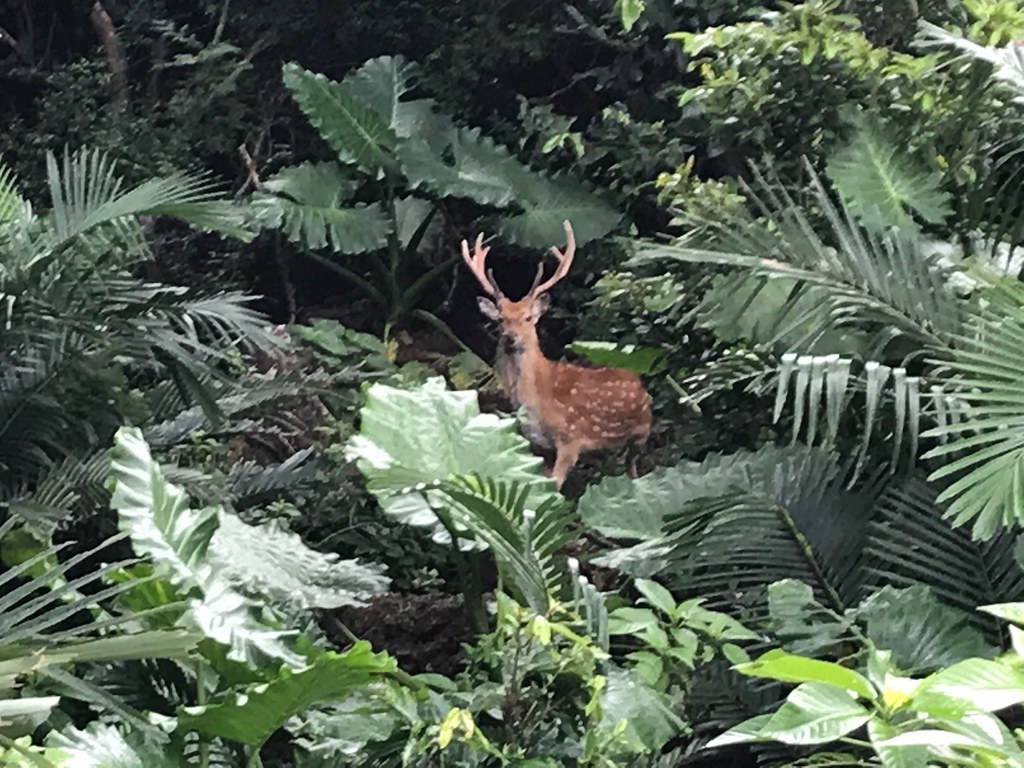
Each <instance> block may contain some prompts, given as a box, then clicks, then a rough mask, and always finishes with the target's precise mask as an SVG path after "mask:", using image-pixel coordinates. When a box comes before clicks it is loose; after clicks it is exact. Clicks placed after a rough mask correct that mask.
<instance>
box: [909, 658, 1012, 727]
mask: <svg viewBox="0 0 1024 768" xmlns="http://www.w3.org/2000/svg"><path fill="white" fill-rule="evenodd" d="M1021 703H1024V670H1020V669H1017V668H1014V667H1012V666H1010V665H1009V664H1004V663H1001V662H999V661H989V660H988V659H965V660H964V661H961V662H958V663H956V664H954V665H953V666H951V667H947V668H945V669H940V670H939V671H938V672H936V673H934V674H932V675H930V676H929V677H926V678H925V679H924V680H923V681H921V684H920V685H919V686H918V687H917V689H916V690H915V691H914V695H913V697H912V700H911V705H912V706H914V707H916V708H918V709H920V710H922V711H925V712H934V713H935V714H938V715H948V714H951V713H952V714H957V713H959V714H962V713H964V712H968V711H971V710H974V711H981V712H997V711H999V710H1001V709H1006V708H1007V707H1012V706H1014V705H1017V704H1021Z"/></svg>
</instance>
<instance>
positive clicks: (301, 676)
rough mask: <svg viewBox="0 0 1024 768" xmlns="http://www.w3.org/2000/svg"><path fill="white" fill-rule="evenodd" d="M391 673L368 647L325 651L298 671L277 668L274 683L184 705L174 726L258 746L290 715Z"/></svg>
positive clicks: (386, 660) (389, 663)
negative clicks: (201, 703) (217, 700)
mask: <svg viewBox="0 0 1024 768" xmlns="http://www.w3.org/2000/svg"><path fill="white" fill-rule="evenodd" d="M395 669H396V666H395V662H394V660H393V659H392V658H390V657H389V656H388V655H387V654H384V653H378V654H375V653H373V652H372V649H371V648H370V644H369V643H367V642H365V641H360V642H358V643H356V644H355V645H354V646H352V648H350V649H349V650H347V651H345V652H344V653H333V652H330V651H328V652H325V653H323V654H321V655H320V656H318V657H317V659H316V661H315V662H313V664H311V665H310V666H308V667H306V668H304V669H300V670H298V671H291V670H288V669H282V670H281V672H280V676H279V677H277V678H276V679H274V680H271V681H269V682H266V683H260V684H259V685H256V686H253V687H251V688H249V689H248V690H246V691H244V692H242V693H237V694H231V696H230V698H229V699H228V700H227V701H224V702H222V703H212V704H206V705H204V706H198V707H185V708H183V709H182V711H181V714H180V716H179V718H178V727H179V729H181V730H182V731H198V732H200V733H201V734H203V735H204V736H207V737H210V738H218V737H219V738H225V739H230V740H232V741H237V742H240V743H242V744H249V745H253V746H257V745H261V744H263V742H265V741H266V740H267V738H269V737H270V735H271V734H273V733H274V732H275V731H276V730H278V729H279V728H280V727H281V726H283V725H284V724H285V722H286V721H287V720H288V719H289V718H290V717H292V716H294V715H300V714H302V713H303V712H305V711H306V710H308V709H310V708H311V707H313V706H315V705H316V704H320V703H324V702H338V701H342V700H344V699H346V698H347V697H348V696H349V695H350V694H351V693H352V692H353V691H355V690H357V689H358V688H361V687H362V686H365V685H367V684H368V683H370V682H372V681H373V680H374V679H375V678H377V677H379V676H380V675H381V674H383V673H386V672H392V671H394V670H395Z"/></svg>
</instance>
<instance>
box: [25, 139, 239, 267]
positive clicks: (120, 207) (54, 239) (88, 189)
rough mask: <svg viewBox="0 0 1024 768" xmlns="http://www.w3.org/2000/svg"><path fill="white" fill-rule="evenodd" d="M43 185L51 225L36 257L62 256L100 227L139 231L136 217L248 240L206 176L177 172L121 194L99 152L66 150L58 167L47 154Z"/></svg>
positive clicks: (236, 215)
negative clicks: (46, 190) (168, 219)
mask: <svg viewBox="0 0 1024 768" xmlns="http://www.w3.org/2000/svg"><path fill="white" fill-rule="evenodd" d="M46 171H47V182H48V184H49V188H50V202H51V212H50V224H51V227H50V229H49V231H48V232H47V233H46V236H45V241H44V242H45V245H44V247H43V248H42V250H41V253H40V258H43V257H44V256H48V255H52V254H54V253H58V252H61V251H63V250H64V249H65V248H66V247H67V246H68V245H70V244H71V243H72V242H74V241H75V240H77V239H78V238H79V237H81V236H82V235H85V234H87V233H89V232H91V231H94V230H97V229H99V228H100V227H104V226H112V227H115V228H117V227H122V228H123V227H133V226H137V222H136V220H135V217H137V216H141V215H168V216H174V217H176V218H180V219H182V220H184V221H186V222H189V223H191V224H193V225H194V226H196V227H197V228H203V229H211V230H216V231H219V232H222V233H224V234H229V235H231V236H234V237H239V238H243V239H244V238H248V237H250V236H251V235H250V233H249V232H248V231H247V230H245V229H244V228H243V227H242V226H241V222H242V216H241V212H240V210H239V209H238V208H237V207H235V206H234V205H232V204H229V203H225V202H223V201H221V200H218V199H217V198H218V190H217V188H216V185H215V184H214V183H213V182H211V181H210V179H209V177H205V176H196V175H191V174H187V173H176V174H172V175H171V176H168V177H166V178H162V179H150V180H148V181H145V182H143V183H142V184H139V185H138V186H136V187H134V188H132V189H130V190H127V191H123V179H122V178H121V177H119V176H117V174H116V171H115V168H114V162H113V160H112V159H111V158H110V156H109V155H107V154H106V153H104V152H100V151H99V150H92V151H88V150H80V151H77V152H74V153H71V152H70V151H69V150H68V149H65V151H64V157H63V161H62V162H58V160H57V157H56V156H55V155H54V154H53V153H52V152H48V153H47V155H46Z"/></svg>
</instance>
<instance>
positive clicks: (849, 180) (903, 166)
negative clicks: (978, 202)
mask: <svg viewBox="0 0 1024 768" xmlns="http://www.w3.org/2000/svg"><path fill="white" fill-rule="evenodd" d="M854 125H855V127H856V134H855V135H854V138H853V141H851V142H850V143H849V144H848V145H846V146H845V147H843V148H842V149H840V150H839V151H838V152H836V153H835V154H834V155H833V156H832V157H831V158H830V160H829V163H828V176H829V178H830V179H831V180H832V183H833V184H835V185H836V189H838V190H839V193H840V194H841V195H842V196H843V197H844V198H845V200H846V204H847V205H848V206H849V208H850V210H851V211H852V212H853V213H855V214H856V215H857V216H858V218H860V219H861V221H863V222H864V223H865V224H868V225H870V226H872V227H876V228H882V227H885V226H901V225H906V224H908V223H909V217H908V213H907V209H910V210H912V211H914V212H915V213H917V215H918V216H920V217H921V218H922V219H923V220H924V221H926V222H928V223H929V224H940V223H941V222H942V221H943V220H944V219H946V217H948V216H949V214H950V213H951V212H952V207H951V206H950V197H949V193H948V192H946V191H945V190H944V189H943V188H942V172H941V171H940V170H939V169H938V168H929V167H928V166H927V165H926V164H925V163H923V162H921V161H920V160H918V159H917V158H914V157H912V156H909V155H907V154H905V153H904V152H903V151H902V150H901V149H900V148H899V147H898V146H897V145H896V144H895V143H894V142H892V141H890V140H889V138H888V137H887V136H886V135H885V128H884V126H883V125H882V124H881V122H880V121H879V120H878V119H877V117H874V116H868V115H864V114H858V115H857V116H856V118H855V120H854Z"/></svg>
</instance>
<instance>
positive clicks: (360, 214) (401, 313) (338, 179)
mask: <svg viewBox="0 0 1024 768" xmlns="http://www.w3.org/2000/svg"><path fill="white" fill-rule="evenodd" d="M417 77H418V71H417V69H416V67H415V65H413V64H412V63H410V62H407V61H406V60H405V59H403V58H402V57H400V56H395V57H391V56H383V57H380V58H377V59H372V60H370V61H368V62H366V63H365V64H364V65H363V66H362V67H360V68H359V69H357V70H356V71H354V72H352V73H351V74H350V75H348V76H347V77H346V78H345V79H344V80H342V81H341V82H336V81H333V80H330V79H328V78H326V77H324V76H323V75H318V74H314V73H312V72H309V71H307V70H305V69H303V68H301V67H299V66H298V65H296V64H287V65H285V67H284V82H285V85H286V86H287V87H288V89H289V91H290V92H291V94H292V96H293V98H294V99H295V101H296V103H297V104H298V105H299V107H300V108H301V109H302V111H303V112H304V113H305V115H306V116H307V117H308V118H309V120H310V122H311V123H312V124H313V125H314V126H315V127H316V128H317V129H318V130H319V132H320V134H321V135H322V136H323V138H324V140H325V141H326V142H327V144H328V145H329V146H330V147H331V149H332V150H334V152H335V154H336V159H335V160H333V161H326V162H318V163H306V164H303V165H299V166H293V167H290V168H286V169H284V170H282V171H280V172H278V173H277V174H276V175H274V176H273V177H271V178H268V179H266V180H265V181H264V182H262V187H263V192H262V193H261V194H259V195H257V196H256V197H255V199H254V205H255V206H256V208H257V218H258V221H259V222H260V224H261V225H262V226H264V227H267V228H271V229H280V230H281V231H283V232H284V233H285V234H286V235H287V236H288V238H289V240H291V241H293V242H296V243H298V244H300V245H301V246H302V247H303V248H304V249H305V250H307V251H308V252H310V253H311V255H313V256H314V257H315V258H317V260H318V261H319V262H320V263H322V264H324V265H325V266H327V267H328V268H330V269H331V270H333V271H334V272H336V273H337V274H339V275H341V276H342V277H344V278H345V279H346V280H348V281H350V282H352V283H354V284H355V286H356V287H357V288H359V289H360V290H361V291H362V292H363V293H364V294H365V295H366V296H367V297H368V298H369V299H370V300H371V301H372V302H373V303H374V305H376V308H377V311H378V312H379V313H380V314H381V315H382V316H383V319H384V333H383V335H384V338H385V340H386V341H390V339H391V335H392V329H393V328H394V327H395V324H396V323H398V322H399V321H400V320H402V319H405V318H406V317H418V318H419V319H421V320H424V321H426V322H428V323H429V324H431V325H432V326H434V327H435V328H439V329H442V330H446V329H445V326H444V325H443V323H441V322H440V320H439V319H438V318H437V317H436V316H435V315H434V314H433V313H431V312H428V311H427V310H425V309H422V308H421V307H419V302H420V301H421V299H422V297H423V296H424V294H425V292H426V291H427V290H428V289H430V288H431V287H432V286H433V285H434V284H435V282H436V280H437V279H438V278H439V277H440V276H441V275H443V274H444V273H445V271H446V270H448V269H449V268H450V267H451V266H452V264H453V263H454V262H455V261H456V259H457V256H458V254H457V252H455V250H454V249H453V252H452V255H450V256H444V257H443V258H441V259H440V260H436V263H434V264H433V265H432V266H430V267H429V268H428V269H426V270H424V269H423V268H422V267H421V266H419V265H418V263H417V261H418V260H417V259H416V254H417V252H418V251H419V250H420V249H421V248H422V247H424V245H425V244H427V243H430V242H431V239H434V240H437V239H438V236H439V226H438V221H437V216H438V214H439V213H440V212H442V211H443V210H444V205H443V203H444V201H445V200H446V199H461V200H466V201H471V202H473V203H476V204H478V205H481V206H484V207H485V208H489V209H492V210H494V211H495V212H496V213H497V214H498V215H497V217H496V222H495V223H496V227H497V229H498V233H499V234H500V235H501V236H503V237H505V238H506V239H508V240H509V241H510V242H512V243H514V244H517V245H520V246H526V247H533V248H546V247H548V246H550V245H551V244H552V243H555V242H557V241H558V239H559V238H560V237H561V222H562V220H563V219H565V218H569V219H571V220H572V222H573V227H574V228H575V229H576V231H577V239H578V240H580V241H581V242H586V241H588V240H593V239H595V238H599V237H601V236H603V235H605V234H607V233H608V232H609V231H611V230H612V229H613V228H614V227H615V226H616V224H617V222H618V220H619V218H620V217H619V216H618V215H617V214H616V213H615V211H614V209H613V208H612V207H611V206H610V205H609V204H608V203H607V202H605V201H603V200H602V199H601V198H600V197H599V196H597V195H596V194H594V193H593V192H591V191H589V190H587V189H586V188H585V187H584V186H582V185H581V183H580V182H577V181H574V180H573V179H572V178H571V177H569V176H567V175H561V176H557V177H547V176H543V175H541V174H539V173H537V172H534V171H532V170H530V169H529V168H528V167H526V166H525V165H523V164H522V163H520V162H519V161H517V160H516V159H515V158H514V157H513V156H512V155H511V154H510V153H509V152H508V151H507V150H506V149H504V148H503V147H501V146H499V145H497V144H495V143H494V142H493V141H491V140H489V139H488V138H486V137H485V136H483V135H482V134H481V132H480V130H479V129H468V128H457V127H456V126H455V125H454V123H453V122H452V120H451V119H450V118H449V117H447V116H446V115H444V114H442V113H441V112H439V111H438V110H437V108H436V107H435V104H434V102H433V100H432V99H426V98H420V99H408V98H407V96H408V94H409V93H410V92H411V91H412V90H413V87H414V86H413V83H414V80H415V79H416V78H417ZM442 242H443V241H442ZM442 247H443V246H442ZM325 250H326V251H328V252H331V253H335V254H348V255H360V254H369V256H367V257H366V261H367V264H368V266H370V267H371V268H372V270H373V278H372V279H371V280H367V279H366V278H365V277H363V276H362V275H361V270H360V269H359V267H358V266H356V265H355V264H347V263H341V262H339V261H338V260H336V259H332V258H329V257H327V256H323V255H322V253H323V251H325ZM381 252H383V255H384V257H383V258H381V257H380V255H379V254H380V253H381ZM449 335H450V332H449ZM459 344H460V346H462V345H461V342H459Z"/></svg>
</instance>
